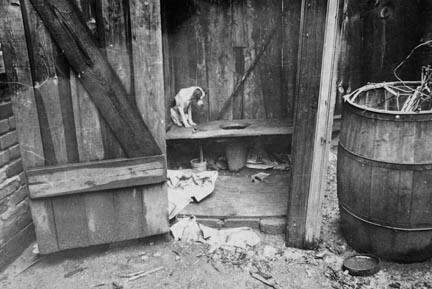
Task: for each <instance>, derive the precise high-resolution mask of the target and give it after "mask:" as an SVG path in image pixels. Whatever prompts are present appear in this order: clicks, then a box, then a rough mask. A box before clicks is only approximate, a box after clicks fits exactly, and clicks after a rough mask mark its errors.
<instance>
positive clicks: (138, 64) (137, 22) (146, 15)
mask: <svg viewBox="0 0 432 289" xmlns="http://www.w3.org/2000/svg"><path fill="white" fill-rule="evenodd" d="M130 17H131V30H132V59H133V63H134V87H135V101H136V104H137V106H138V109H139V111H140V112H141V117H142V118H143V119H144V122H145V123H146V124H147V127H148V128H149V130H150V132H151V134H152V135H153V137H154V139H155V140H156V143H157V144H158V145H159V149H160V151H162V152H165V111H164V110H165V93H164V80H163V65H162V60H163V57H162V24H161V18H160V17H161V15H160V3H159V1H158V0H151V1H145V0H136V1H132V2H131V3H130ZM143 145H144V144H141V146H143ZM154 154H156V153H154Z"/></svg>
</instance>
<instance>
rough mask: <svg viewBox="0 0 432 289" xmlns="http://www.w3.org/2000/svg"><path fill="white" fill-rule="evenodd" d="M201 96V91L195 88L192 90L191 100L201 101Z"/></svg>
mask: <svg viewBox="0 0 432 289" xmlns="http://www.w3.org/2000/svg"><path fill="white" fill-rule="evenodd" d="M202 96H203V93H202V91H201V89H199V88H197V89H195V90H194V92H193V93H192V99H193V100H199V99H201V97H202Z"/></svg>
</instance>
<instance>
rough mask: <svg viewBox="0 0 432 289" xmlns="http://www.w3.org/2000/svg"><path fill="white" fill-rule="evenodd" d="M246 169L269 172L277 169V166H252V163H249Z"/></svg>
mask: <svg viewBox="0 0 432 289" xmlns="http://www.w3.org/2000/svg"><path fill="white" fill-rule="evenodd" d="M246 167H248V168H250V169H255V170H268V169H272V168H274V167H275V165H267V164H251V163H247V164H246Z"/></svg>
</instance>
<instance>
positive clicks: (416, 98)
mask: <svg viewBox="0 0 432 289" xmlns="http://www.w3.org/2000/svg"><path fill="white" fill-rule="evenodd" d="M431 84H432V68H431V66H430V65H428V66H423V67H422V75H421V83H420V85H419V86H417V88H415V90H414V92H413V93H412V94H411V95H410V96H409V97H408V98H407V99H406V101H405V102H404V104H403V105H402V108H401V111H403V112H418V111H421V110H431V109H432V92H431Z"/></svg>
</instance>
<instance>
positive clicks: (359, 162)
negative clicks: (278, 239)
mask: <svg viewBox="0 0 432 289" xmlns="http://www.w3.org/2000/svg"><path fill="white" fill-rule="evenodd" d="M406 84H409V85H411V86H412V87H416V86H418V85H419V83H418V82H406V83H404V85H403V86H402V84H401V83H399V82H394V83H382V84H373V85H367V86H364V87H362V88H360V89H359V90H357V91H356V92H354V93H353V94H350V95H348V96H345V97H344V98H345V102H344V104H343V118H342V129H341V134H340V142H339V147H338V164H337V191H338V199H339V209H340V214H341V229H342V233H343V235H344V237H345V239H346V240H347V242H348V244H349V245H350V246H351V247H352V248H354V249H355V250H357V251H359V252H366V253H372V254H376V255H378V256H379V257H381V258H384V259H390V260H394V261H401V262H414V261H422V260H425V259H428V258H430V257H431V256H432V113H430V112H418V113H416V112H401V111H400V110H398V108H399V107H400V102H401V101H402V102H403V101H404V100H403V99H398V100H397V99H395V98H393V99H392V95H391V93H390V92H391V91H395V90H398V89H399V88H400V89H401V91H402V88H404V90H405V91H406V87H405V85H406ZM386 86H391V87H392V88H391V91H390V92H389V90H388V87H386Z"/></svg>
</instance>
